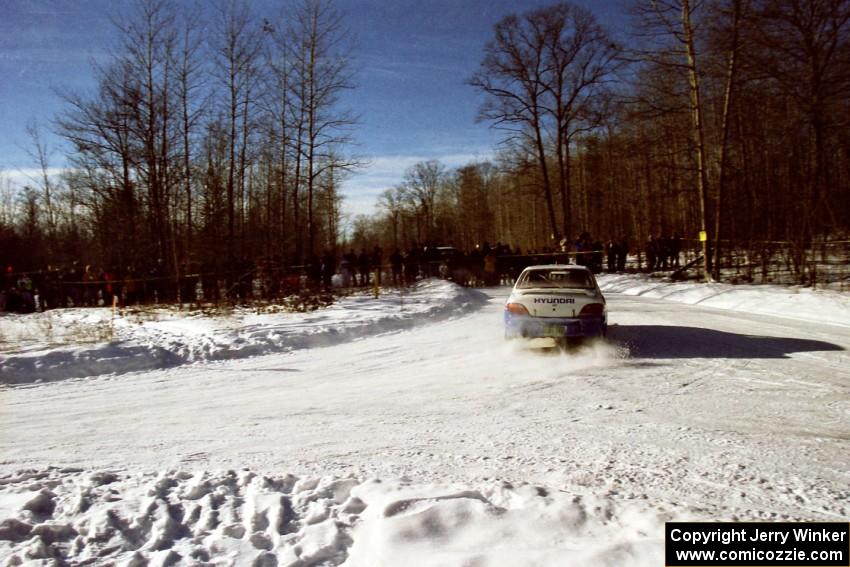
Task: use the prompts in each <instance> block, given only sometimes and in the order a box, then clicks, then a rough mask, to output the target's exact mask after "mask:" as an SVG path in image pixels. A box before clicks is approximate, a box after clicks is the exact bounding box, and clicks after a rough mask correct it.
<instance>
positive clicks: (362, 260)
mask: <svg viewBox="0 0 850 567" xmlns="http://www.w3.org/2000/svg"><path fill="white" fill-rule="evenodd" d="M357 269H358V271H359V272H360V285H361V286H366V285H369V271H370V270H371V269H372V262H371V260H370V259H369V254H367V253H366V249H365V248H361V249H360V255H359V256H358V257H357Z"/></svg>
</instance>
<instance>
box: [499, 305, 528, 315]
mask: <svg viewBox="0 0 850 567" xmlns="http://www.w3.org/2000/svg"><path fill="white" fill-rule="evenodd" d="M505 311H507V312H508V313H513V314H514V315H528V309H526V308H525V306H523V305H521V304H519V303H508V304H507V305H505Z"/></svg>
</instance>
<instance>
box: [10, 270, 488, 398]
mask: <svg viewBox="0 0 850 567" xmlns="http://www.w3.org/2000/svg"><path fill="white" fill-rule="evenodd" d="M486 301H487V298H486V296H485V295H484V294H482V293H480V292H478V291H476V290H472V289H467V288H463V287H460V286H458V285H456V284H454V283H451V282H448V281H444V280H425V281H422V282H419V283H417V284H416V285H415V286H413V287H411V288H409V289H407V290H400V289H392V290H383V291H382V293H381V295H380V297H379V298H377V299H376V298H375V297H374V296H372V295H370V294H367V293H360V294H357V295H353V296H350V297H346V298H343V299H341V300H340V301H338V302H337V303H335V304H333V305H331V306H329V307H327V308H324V309H319V310H316V311H311V312H308V313H257V312H256V311H252V310H249V309H237V310H234V311H233V312H232V313H230V314H221V315H213V316H210V315H205V314H201V313H179V312H174V311H166V310H159V311H152V312H147V313H144V314H141V315H140V314H135V315H123V316H117V317H115V319H114V320H113V319H112V311H111V310H109V309H106V308H93V309H60V310H54V311H48V312H46V313H39V314H34V315H6V316H3V317H2V318H0V324H2V327H0V344H2V343H5V345H6V347H5V348H6V350H7V351H8V350H10V347H11V350H13V351H14V352H11V353H7V354H4V355H0V384H26V383H33V382H41V381H44V382H47V381H54V380H62V379H67V378H78V377H87V376H96V375H101V374H110V373H125V372H133V371H139V370H150V369H156V368H167V367H172V366H177V365H180V364H185V363H190V362H200V361H208V360H224V359H233V358H244V357H248V356H256V355H262V354H269V353H273V352H282V351H287V350H292V349H300V348H310V347H319V346H330V345H334V344H339V343H342V342H346V341H351V340H355V339H357V338H361V337H364V336H370V335H376V334H380V333H387V332H393V331H399V330H402V329H408V328H411V327H412V326H414V325H415V324H417V323H421V322H428V321H434V320H439V319H443V318H446V317H451V316H453V315H457V314H461V313H465V312H468V311H471V310H473V309H477V308H479V307H481V306H482V305H484V304H485V303H486ZM27 342H30V343H33V342H34V346H30V347H29V348H21V346H20V345H24V344H26V343H27ZM57 343H58V344H59V345H60V346H57ZM75 343H85V344H75ZM70 345H73V346H70Z"/></svg>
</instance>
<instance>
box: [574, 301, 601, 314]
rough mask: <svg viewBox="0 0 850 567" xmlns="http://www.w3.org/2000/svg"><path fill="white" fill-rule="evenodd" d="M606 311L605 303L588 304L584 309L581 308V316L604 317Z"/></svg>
mask: <svg viewBox="0 0 850 567" xmlns="http://www.w3.org/2000/svg"><path fill="white" fill-rule="evenodd" d="M604 310H605V304H604V303H588V304H587V305H585V306H584V307H582V308H581V313H579V315H580V316H584V317H586V316H593V317H596V316H599V315H602V312H603V311H604Z"/></svg>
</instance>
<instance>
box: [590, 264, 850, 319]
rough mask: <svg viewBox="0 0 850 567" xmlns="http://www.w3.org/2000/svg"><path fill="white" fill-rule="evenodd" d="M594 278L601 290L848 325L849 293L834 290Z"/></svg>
mask: <svg viewBox="0 0 850 567" xmlns="http://www.w3.org/2000/svg"><path fill="white" fill-rule="evenodd" d="M598 281H599V287H600V288H601V289H602V291H604V292H613V293H622V294H624V295H639V296H642V297H650V298H653V299H668V300H671V301H677V302H679V303H687V304H690V305H696V304H699V305H705V306H706V307H715V308H719V309H730V310H733V311H744V312H747V313H758V314H760V315H775V316H780V317H789V318H792V319H797V320H801V321H812V322H816V323H829V324H832V325H842V326H850V294H847V293H841V292H838V291H831V290H821V289H811V288H807V287H801V286H783V285H757V284H738V285H731V284H721V283H709V284H705V283H694V282H669V281H663V280H659V279H656V278H651V277H649V276H644V275H635V274H625V275H613V274H604V275H601V276H599V277H598Z"/></svg>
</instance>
